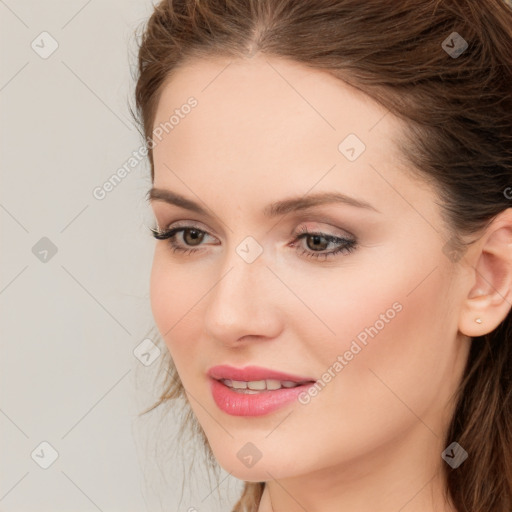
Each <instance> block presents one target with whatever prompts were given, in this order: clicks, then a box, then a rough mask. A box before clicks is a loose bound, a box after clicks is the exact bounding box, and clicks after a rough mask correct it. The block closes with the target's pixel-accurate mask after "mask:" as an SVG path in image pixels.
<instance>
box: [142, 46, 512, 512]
mask: <svg viewBox="0 0 512 512" xmlns="http://www.w3.org/2000/svg"><path fill="white" fill-rule="evenodd" d="M228 64H229V65H228ZM226 66H227V67H226ZM206 86H207V87H206ZM190 96H194V97H195V98H196V99H197V101H198V105H197V107H195V108H194V109H193V110H192V111H191V113H190V114H188V115H187V116H185V117H184V119H181V120H180V122H179V124H178V125H176V126H175V127H174V129H173V130H172V131H169V133H168V134H167V135H165V136H164V137H163V138H162V140H161V141H160V142H158V143H157V145H156V146H155V147H154V163H155V180H154V186H155V187H158V188H161V189H169V190H172V191H175V192H177V193H179V194H181V195H183V196H186V197H187V198H189V199H191V200H193V201H196V202H199V203H200V204H201V205H202V206H203V207H206V208H207V209H208V210H209V212H210V216H204V215H200V214H197V213H194V212H191V211H189V210H187V209H184V208H182V207H178V206H175V205H171V204H167V203H166V202H164V201H161V200H152V201H151V207H152V209H153V212H154V216H155V221H156V224H157V225H158V226H159V227H160V228H161V229H165V228H169V227H175V226H176V225H177V224H178V221H181V222H180V223H179V224H180V225H190V224H191V223H193V224H194V226H195V227H197V228H198V229H200V230H203V231H205V232H206V235H204V238H203V241H202V242H200V243H199V245H190V244H191V243H192V244H193V241H192V242H191V241H190V238H185V240H184V237H183V232H181V233H178V235H176V237H175V239H176V243H178V244H179V245H180V246H181V247H184V248H185V249H187V248H189V249H190V248H196V249H197V250H198V252H196V253H195V254H183V253H174V252H173V251H172V250H171V248H170V246H169V241H168V240H165V241H163V240H162V241H157V242H156V245H155V253H154V260H153V266H152V272H151V283H150V288H151V290H150V295H151V307H152V312H153V315H154V319H155V322H156V324H157V326H158V329H159V331H160V333H161V334H162V336H163V338H164V340H165V343H166V345H167V347H168V349H169V351H170V353H171V355H172V357H173V360H174V362H175V365H176V368H177V370H178V373H179V376H180V378H181V380H182V382H183V385H184V387H185V390H186V393H187V398H188V400H189V402H190V405H191V407H192V409H193V411H194V413H195V415H196V417H197V419H198V421H199V422H200V424H201V426H202V428H203V429H204V432H205V434H206V436H207V438H208V441H209V443H210V446H211V448H212V450H213V452H214V454H215V457H216V458H217V460H218V462H219V463H220V465H221V466H222V467H223V468H224V469H225V470H226V471H228V472H230V473H232V475H233V476H235V477H236V478H239V479H241V480H248V481H265V482H267V485H266V487H265V491H264V496H263V498H262V501H261V504H260V507H259V512H271V511H272V510H273V511H274V512H283V511H287V512H295V511H301V512H302V511H304V510H307V511H308V512H320V511H321V512H334V511H337V512H339V510H340V506H341V505H342V506H343V512H356V511H357V512H370V511H371V512H375V510H379V512H396V511H398V510H400V511H403V512H434V511H435V512H440V511H441V512H448V511H449V512H454V511H455V508H454V507H453V506H451V505H450V504H449V503H445V502H444V499H443V495H442V493H443V490H444V485H445V484H444V481H443V478H442V473H441V470H442V465H443V464H445V462H444V461H443V459H442V458H441V452H442V451H443V450H444V449H445V448H446V445H445V442H444V433H445V431H446V429H447V426H448V424H449V421H450V419H451V416H452V413H453V403H452V400H451V395H452V393H453V392H454V391H455V389H456V387H457V384H458V383H459V381H460V379H461V376H462V372H463V369H464V365H465V362H466V360H467V356H468V351H469V348H470V343H471V340H470V339H469V336H477V335H481V334H484V333H485V332H489V331H490V330H492V329H494V327H496V325H498V324H499V323H500V322H501V321H502V320H503V318H505V316H506V314H507V313H508V311H509V309H510V300H511V296H510V288H511V287H510V282H511V276H510V267H511V264H510V262H511V254H510V247H511V243H510V238H511V237H510V231H511V230H510V226H511V225H512V221H511V216H510V212H509V211H506V212H505V213H504V214H503V215H501V216H500V217H499V218H498V219H496V220H495V221H494V223H493V224H492V225H491V226H490V227H489V228H488V229H487V230H486V231H485V232H483V233H482V234H481V236H480V238H479V239H478V241H477V242H476V243H475V244H474V245H473V246H471V248H470V250H469V251H468V252H467V253H466V254H465V255H464V258H462V259H461V260H459V261H456V262H455V261H453V260H452V259H450V258H449V257H447V255H446V253H445V251H443V246H444V244H445V242H446V240H447V239H448V238H449V237H450V233H449V232H448V231H447V228H446V227H445V225H444V224H443V221H442V219H441V211H440V207H439V206H438V204H436V203H435V201H436V200H437V194H436V191H435V190H434V189H433V188H432V187H431V186H429V185H427V183H426V182H424V181H423V180H421V179H420V178H419V177H418V176H417V175H415V174H413V173H412V172H409V171H410V169H409V168H408V167H407V164H406V163H405V161H404V160H403V158H402V157H401V155H400V154H399V152H398V150H397V149H396V147H395V144H394V142H393V140H395V138H396V139H399V138H400V134H401V130H402V129H404V128H405V129H406V127H404V125H403V124H401V122H400V121H399V120H398V119H397V118H395V117H394V116H393V115H391V114H390V113H387V111H386V110H385V109H384V108H383V107H382V106H380V105H378V104H377V103H375V102H374V101H373V100H371V99H370V98H369V97H368V96H366V95H365V94H363V93H362V92H361V91H358V90H356V89H354V88H352V87H350V86H348V85H347V84H346V83H345V82H342V81H340V80H337V79H335V78H334V77H332V76H330V75H328V74H327V73H324V72H322V71H318V70H311V69H309V68H306V67H303V66H302V65H300V64H298V63H294V62H290V61H285V60H282V59H277V58H270V57H268V56H262V55H260V54H257V55H256V56H254V57H252V58H250V59H240V60H226V59H223V58H217V59H209V60H208V61H206V60H194V61H191V62H188V63H187V64H186V65H184V66H183V67H181V68H180V69H179V70H178V71H177V72H176V74H174V75H173V77H172V79H171V80H169V81H168V82H167V83H166V85H165V87H164V89H163V92H162V96H161V98H160V100H159V103H158V108H157V112H156V117H155V124H154V126H157V125H158V124H159V123H161V122H165V121H166V120H167V119H168V118H169V115H170V114H171V113H172V112H173V111H174V109H176V108H179V107H180V105H183V104H184V103H185V102H186V101H187V98H188V97H190ZM385 114H387V115H385ZM349 133H353V134H356V135H357V137H358V138H359V139H360V140H362V141H363V142H364V144H365V145H366V150H365V151H364V152H363V153H362V154H361V155H360V156H359V157H358V158H357V159H356V160H355V161H353V162H351V161H349V160H347V158H346V157H345V156H344V155H343V154H342V153H341V152H340V151H339V150H338V145H339V144H340V142H341V141H342V140H343V139H344V138H345V137H346V136H347V135H348V134H349ZM333 190H334V191H337V192H341V193H344V194H346V195H348V196H351V197H354V198H357V199H360V200H363V201H366V202H368V203H370V204H371V205H372V206H373V207H374V208H375V209H376V210H378V211H373V210H370V209H363V208H358V207H355V206H351V205H346V204H339V203H337V204H327V205H322V206H317V207H315V208H313V209H311V210H309V211H303V212H290V213H288V214H286V215H284V216H281V217H278V218H275V219H268V218H265V216H264V215H263V213H262V212H263V209H264V207H265V206H267V204H269V203H271V202H273V201H277V200H281V199H284V198H288V197H291V196H302V195H304V194H311V193H316V192H320V191H333ZM302 226H306V227H307V228H308V229H309V231H321V232H322V233H326V234H330V235H335V236H350V235H353V236H354V237H355V238H356V239H357V246H356V248H355V250H354V251H353V252H351V253H340V254H338V255H335V256H334V257H331V258H328V259H326V260H324V259H323V258H319V259H315V258H308V257H306V256H304V255H302V254H301V253H302V250H305V251H309V252H310V253H313V254H314V253H315V245H314V241H313V240H311V238H310V239H309V245H308V239H304V238H303V239H300V240H297V239H296V236H294V234H295V233H296V234H298V230H299V229H300V228H301V227H302ZM247 236H251V237H254V239H256V240H257V241H258V243H259V244H260V246H261V248H262V249H263V252H262V254H261V255H260V256H259V257H258V258H257V259H256V260H255V261H254V262H252V263H250V264H249V263H247V262H246V261H244V260H243V259H242V258H241V257H240V256H239V255H238V254H237V252H236V248H237V246H238V245H239V244H240V243H241V242H242V241H243V240H244V239H245V238H246V237H247ZM293 241H295V244H296V245H298V246H299V248H300V249H299V250H298V249H297V248H296V247H293V246H291V242H293ZM187 242H188V243H187ZM336 247H338V245H337V244H329V245H328V246H325V245H324V246H323V249H322V248H320V249H321V251H323V252H329V251H332V250H333V249H335V248H336ZM301 249H302V250H301ZM317 250H318V249H317ZM394 303H399V304H400V305H401V306H402V309H401V311H400V312H398V313H396V315H394V318H393V319H391V320H389V321H388V322H386V323H385V326H384V328H382V329H381V330H379V332H378V334H377V335H376V336H374V337H373V338H369V339H368V342H367V345H366V346H363V348H362V350H361V351H360V352H358V353H357V355H356V356H354V357H353V359H352V360H350V361H348V364H346V366H344V367H343V369H342V371H340V372H339V373H338V374H337V375H336V377H335V378H333V379H332V380H331V381H330V382H329V383H328V384H327V385H326V386H325V387H324V388H323V389H322V390H321V391H320V392H319V393H318V395H317V396H315V397H314V398H312V399H311V401H310V402H309V403H308V404H306V405H302V404H300V403H298V402H293V403H292V404H289V405H287V406H285V407H283V408H281V409H278V410H277V411H275V412H273V413H270V414H267V415H264V416H259V417H250V418H247V417H235V416H230V415H228V414H226V413H224V412H223V411H221V410H220V409H218V408H217V406H216V404H215V402H214V401H213V398H212V396H211V394H210V390H209V380H208V377H207V375H206V372H207V371H208V369H209V368H210V367H211V366H213V365H218V364H231V365H233V366H238V367H243V366H246V365H248V364H255V365H259V366H263V367H267V368H271V369H276V370H281V371H284V372H289V373H293V374H298V375H304V376H308V377H313V378H315V379H320V378H321V377H322V375H323V374H324V373H325V372H326V370H327V369H328V368H329V367H332V366H333V363H334V362H335V361H336V360H337V357H338V355H340V354H341V355H343V354H344V353H345V352H346V351H347V350H348V349H349V348H350V346H351V343H352V341H353V340H354V339H355V338H356V336H357V335H358V334H359V333H361V332H362V331H364V329H365V327H369V326H372V325H374V324H375V323H376V321H377V320H379V318H381V317H380V315H381V314H385V312H386V311H387V310H389V309H390V308H392V305H393V304H394ZM479 316H480V317H482V318H483V319H484V321H483V323H482V324H477V323H476V322H475V321H474V319H475V318H476V317H479ZM451 441H452V440H450V442H451ZM247 442H251V443H253V444H254V445H255V446H256V447H257V448H258V450H259V451H260V452H261V453H262V457H261V459H260V460H259V461H258V462H257V463H256V464H255V465H254V466H252V467H251V468H248V467H246V466H245V465H244V464H243V463H242V462H241V461H240V460H239V458H238V457H237V452H238V451H239V450H240V449H241V448H242V447H243V446H244V445H245V444H246V443H247Z"/></svg>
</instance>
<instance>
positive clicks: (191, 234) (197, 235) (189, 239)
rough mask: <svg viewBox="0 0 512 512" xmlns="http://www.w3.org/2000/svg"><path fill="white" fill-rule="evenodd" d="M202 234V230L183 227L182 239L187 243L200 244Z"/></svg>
mask: <svg viewBox="0 0 512 512" xmlns="http://www.w3.org/2000/svg"><path fill="white" fill-rule="evenodd" d="M204 235H205V233H204V231H200V230H199V229H191V228H186V229H183V240H184V241H185V243H186V244H187V245H200V244H201V242H202V241H203V238H204Z"/></svg>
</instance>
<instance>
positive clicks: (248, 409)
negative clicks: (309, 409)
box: [211, 379, 314, 416]
mask: <svg viewBox="0 0 512 512" xmlns="http://www.w3.org/2000/svg"><path fill="white" fill-rule="evenodd" d="M313 385H314V382H308V383H307V384H302V385H301V386H296V387H294V388H280V389H275V390H271V391H268V390H267V391H259V392H258V393H251V394H249V393H239V392H237V391H234V390H233V389H232V388H230V387H228V386H226V385H225V384H223V383H222V382H220V381H218V380H216V379H211V390H212V395H213V399H214V400H215V403H216V404H217V407H218V408H219V409H220V410H222V411H224V412H225V413H227V414H231V415H232V416H262V415H264V414H269V413H271V412H273V411H275V410H276V409H279V408H280V407H283V406H285V405H287V404H289V403H290V402H293V401H294V400H296V399H297V397H298V396H299V395H300V394H301V393H302V392H304V391H306V390H307V389H308V388H309V387H310V386H313Z"/></svg>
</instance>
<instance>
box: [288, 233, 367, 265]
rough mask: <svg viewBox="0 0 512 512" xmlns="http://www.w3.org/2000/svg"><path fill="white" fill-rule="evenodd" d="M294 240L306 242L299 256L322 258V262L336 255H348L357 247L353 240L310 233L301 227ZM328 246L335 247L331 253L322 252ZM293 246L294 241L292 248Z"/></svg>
mask: <svg viewBox="0 0 512 512" xmlns="http://www.w3.org/2000/svg"><path fill="white" fill-rule="evenodd" d="M296 240H299V241H302V240H306V246H307V249H302V252H301V255H303V256H305V257H307V258H322V259H323V260H325V259H328V258H331V257H333V256H336V255H337V254H341V253H344V254H348V253H351V252H352V251H354V250H355V249H356V247H357V241H356V240H355V238H347V237H340V236H334V235H330V234H328V233H322V232H316V231H315V232H311V231H308V229H307V228H306V227H305V226H303V227H302V228H301V229H300V230H299V234H298V235H296ZM329 244H335V245H337V247H336V248H335V249H333V250H331V251H327V252H324V251H325V249H326V248H327V246H328V245H329ZM294 246H295V241H294V242H293V243H292V247H294Z"/></svg>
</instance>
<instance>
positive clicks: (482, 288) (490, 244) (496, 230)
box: [459, 208, 512, 337]
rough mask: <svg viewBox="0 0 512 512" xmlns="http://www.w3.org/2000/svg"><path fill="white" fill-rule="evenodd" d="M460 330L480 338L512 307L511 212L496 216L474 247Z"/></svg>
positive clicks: (491, 329) (500, 320) (508, 210)
mask: <svg viewBox="0 0 512 512" xmlns="http://www.w3.org/2000/svg"><path fill="white" fill-rule="evenodd" d="M472 262H473V264H472V271H471V272H470V273H469V278H470V279H472V283H471V284H472V286H471V288H470V291H469V293H468V295H467V298H466V299H465V301H464V304H463V308H462V310H461V313H460V318H459V330H460V332H462V333H463V334H465V335H466V336H470V337H477V336H483V335H485V334H487V333H489V332H492V331H493V330H494V329H496V328H497V327H498V326H499V325H500V323H501V322H503V320H504V319H505V318H506V316H507V315H508V313H509V312H510V309H511V307H512V209H510V208H509V209H507V210H505V211H504V212H502V213H501V214H499V215H498V216H497V217H496V218H495V219H494V220H493V221H492V223H491V224H490V225H489V226H488V227H487V229H486V231H485V233H484V234H483V236H482V238H481V239H480V241H478V242H476V244H475V251H474V252H473V256H472Z"/></svg>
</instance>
